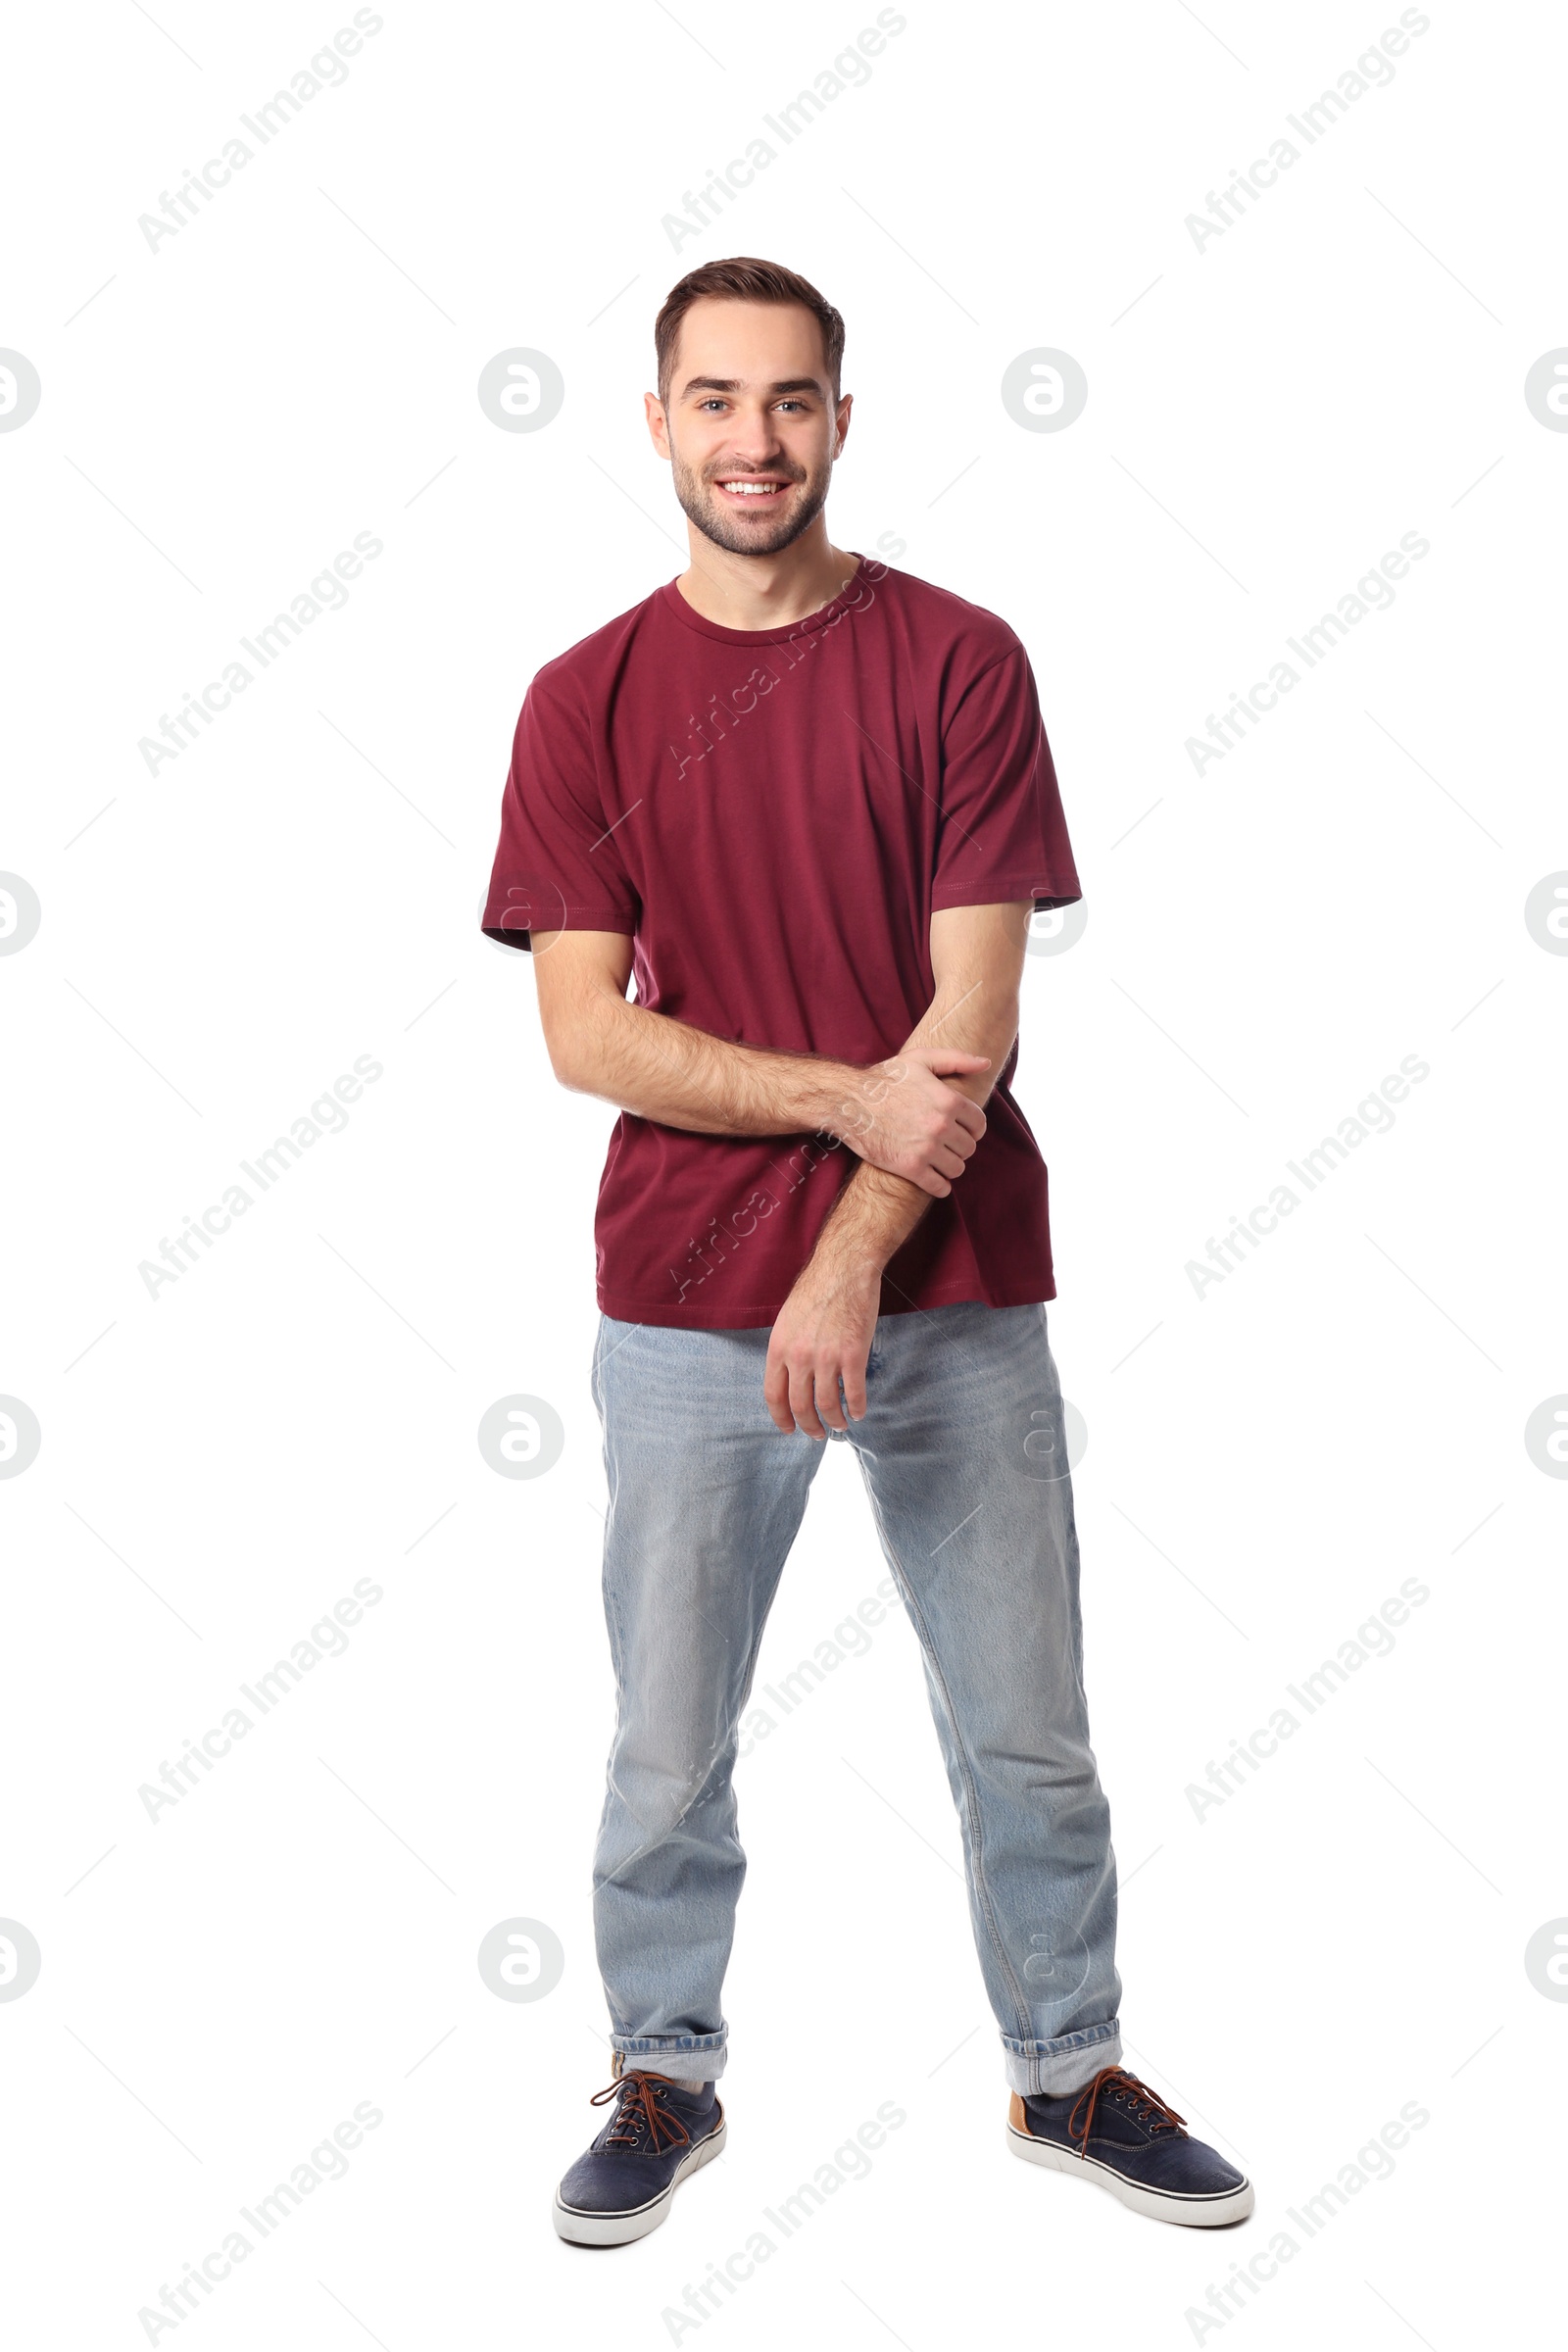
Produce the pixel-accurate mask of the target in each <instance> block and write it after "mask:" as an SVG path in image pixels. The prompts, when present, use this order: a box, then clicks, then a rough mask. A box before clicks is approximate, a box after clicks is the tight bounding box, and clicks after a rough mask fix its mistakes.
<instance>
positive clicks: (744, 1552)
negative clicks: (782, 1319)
mask: <svg viewBox="0 0 1568 2352" xmlns="http://www.w3.org/2000/svg"><path fill="white" fill-rule="evenodd" d="M768 1336H769V1335H768V1333H767V1332H766V1331H765V1330H758V1331H676V1330H670V1329H665V1328H662V1327H660V1326H658V1325H654V1324H643V1323H622V1322H618V1321H615V1320H613V1318H611V1317H609V1316H606V1317H603V1318H602V1320H601V1324H600V1332H599V1342H598V1347H597V1348H596V1351H595V1357H594V1380H593V1390H594V1401H595V1403H596V1404H597V1405H598V1407H599V1413H600V1418H601V1420H602V1422H603V1425H604V1442H605V1469H606V1473H607V1476H608V1478H609V1482H610V1508H609V1512H608V1515H607V1518H606V1526H605V1567H604V1593H605V1619H606V1623H607V1625H608V1627H609V1630H610V1644H611V1650H612V1653H613V1659H614V1667H615V1681H616V1688H617V1694H618V1707H617V1715H616V1724H615V1737H614V1742H613V1746H612V1749H611V1754H610V1770H609V1781H608V1787H607V1789H606V1794H605V1809H604V1815H603V1818H602V1820H601V1822H600V1828H599V1840H598V1845H597V1847H596V1849H595V1854H594V1936H595V1941H596V1944H597V1947H598V1954H599V1968H600V1974H601V1976H602V1977H603V1979H604V1983H605V1993H606V1998H607V2000H608V2002H609V2006H610V2016H611V2026H612V2034H611V2042H612V2046H613V2049H614V2050H615V2051H616V2052H617V2060H616V2065H617V2071H618V2069H619V2067H620V2066H621V2065H629V2064H634V2063H636V2064H643V2065H650V2066H653V2067H654V2068H656V2069H657V2070H658V2071H659V2072H661V2073H663V2074H667V2075H672V2076H675V2077H677V2078H679V2079H681V2080H683V2081H685V2080H689V2081H692V2082H711V2081H712V2080H713V2078H714V2077H715V2076H717V2075H719V2074H720V2073H722V2071H723V2066H724V2044H725V2031H726V2030H725V2025H724V2019H723V2015H722V2011H721V2007H720V2000H721V1993H722V1987H723V1982H724V1970H725V1967H726V1964H727V1962H728V1960H729V1953H730V1944H731V1941H732V1938H733V1936H734V1928H735V1905H736V1902H737V1900H738V1898H739V1895H740V1890H741V1882H742V1880H743V1878H744V1877H745V1874H746V1857H745V1855H744V1854H743V1853H742V1851H741V1846H740V1840H739V1838H738V1836H737V1834H736V1817H735V1796H734V1791H733V1789H732V1788H731V1785H730V1776H731V1773H732V1771H733V1769H734V1764H735V1750H736V1745H737V1727H738V1724H739V1720H740V1716H741V1713H742V1710H743V1709H744V1707H745V1704H746V1699H747V1696H748V1693H749V1692H750V1690H751V1685H752V1674H753V1669H754V1667H755V1665H756V1661H757V1650H758V1644H759V1643H760V1641H761V1638H762V1628H763V1626H764V1624H765V1622H766V1619H767V1612H768V1609H769V1608H770V1606H771V1605H772V1599H773V1594H774V1592H775V1591H776V1589H777V1586H778V1580H779V1575H780V1572H781V1570H782V1568H783V1566H784V1561H785V1557H786V1555H787V1554H788V1551H789V1548H790V1545H791V1544H793V1542H794V1540H795V1536H796V1533H797V1531H798V1529H799V1527H800V1524H801V1519H802V1516H803V1514H804V1512H805V1509H806V1499H807V1495H808V1493H809V1488H810V1484H811V1480H812V1478H813V1477H814V1476H815V1474H816V1471H817V1468H818V1466H819V1465H820V1462H821V1459H822V1451H823V1449H822V1447H821V1446H819V1445H818V1446H813V1445H811V1444H810V1443H809V1441H808V1440H807V1439H805V1438H803V1437H800V1436H796V1437H794V1438H785V1437H783V1436H781V1435H780V1433H779V1431H778V1430H777V1429H776V1428H775V1427H774V1424H773V1422H772V1420H771V1419H770V1417H769V1415H768V1411H767V1407H766V1405H765V1404H764V1403H763V1401H762V1375H763V1369H764V1364H765V1359H766V1354H767V1343H768Z"/></svg>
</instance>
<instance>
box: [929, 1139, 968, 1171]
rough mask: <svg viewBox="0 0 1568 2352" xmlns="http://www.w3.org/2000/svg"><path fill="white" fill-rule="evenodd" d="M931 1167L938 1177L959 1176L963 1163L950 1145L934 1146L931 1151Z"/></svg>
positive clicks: (962, 1169)
mask: <svg viewBox="0 0 1568 2352" xmlns="http://www.w3.org/2000/svg"><path fill="white" fill-rule="evenodd" d="M931 1165H932V1167H934V1168H935V1169H936V1170H937V1172H938V1174H939V1175H942V1176H949V1177H952V1176H961V1175H962V1174H963V1171H964V1165H965V1163H964V1161H963V1160H962V1158H960V1156H959V1154H958V1152H956V1150H955V1149H954V1148H953V1146H952V1145H950V1144H934V1145H933V1146H932V1149H931Z"/></svg>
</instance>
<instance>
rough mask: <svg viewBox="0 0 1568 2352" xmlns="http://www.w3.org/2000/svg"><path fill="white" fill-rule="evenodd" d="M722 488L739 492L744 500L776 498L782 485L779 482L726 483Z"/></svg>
mask: <svg viewBox="0 0 1568 2352" xmlns="http://www.w3.org/2000/svg"><path fill="white" fill-rule="evenodd" d="M721 487H722V488H723V489H725V490H733V491H735V492H737V493H738V494H739V495H740V496H741V497H742V498H774V497H776V496H777V495H778V492H779V490H780V488H781V487H782V485H781V484H780V483H778V482H724V483H723V484H721Z"/></svg>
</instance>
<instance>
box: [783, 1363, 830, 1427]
mask: <svg viewBox="0 0 1568 2352" xmlns="http://www.w3.org/2000/svg"><path fill="white" fill-rule="evenodd" d="M790 1410H791V1412H792V1413H793V1414H794V1415H795V1423H796V1427H797V1428H798V1429H801V1430H804V1432H805V1433H806V1435H807V1437H809V1438H823V1439H825V1438H826V1436H827V1432H826V1430H825V1429H824V1428H823V1427H822V1424H821V1422H820V1421H819V1420H818V1418H817V1412H816V1400H815V1398H814V1397H812V1394H811V1367H810V1365H809V1363H808V1364H792V1365H791V1366H790Z"/></svg>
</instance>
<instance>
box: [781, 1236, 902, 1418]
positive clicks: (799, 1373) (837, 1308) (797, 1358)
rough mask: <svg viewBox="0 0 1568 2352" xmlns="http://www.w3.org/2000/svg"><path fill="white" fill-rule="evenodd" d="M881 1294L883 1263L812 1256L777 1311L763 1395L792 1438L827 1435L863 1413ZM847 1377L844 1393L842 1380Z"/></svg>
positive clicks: (863, 1415)
mask: <svg viewBox="0 0 1568 2352" xmlns="http://www.w3.org/2000/svg"><path fill="white" fill-rule="evenodd" d="M881 1294H882V1271H881V1268H880V1266H877V1265H872V1264H868V1263H865V1262H863V1261H862V1262H859V1263H857V1264H848V1263H844V1262H840V1261H836V1260H835V1259H834V1258H832V1257H831V1256H822V1257H813V1258H811V1259H810V1260H809V1263H808V1264H807V1265H806V1266H805V1267H804V1268H803V1269H802V1271H801V1273H800V1275H799V1276H798V1277H797V1279H796V1284H795V1288H794V1289H793V1290H792V1291H791V1293H790V1295H789V1297H788V1298H787V1299H785V1301H784V1304H783V1306H782V1307H781V1308H780V1309H779V1316H778V1321H777V1322H776V1323H775V1324H774V1326H773V1334H772V1337H771V1339H770V1340H769V1341H768V1345H767V1370H766V1373H765V1375H764V1377H763V1381H762V1395H763V1397H765V1398H766V1400H767V1409H768V1411H769V1412H770V1413H771V1414H772V1416H773V1419H774V1421H775V1422H776V1423H777V1424H778V1426H779V1428H780V1429H781V1430H782V1431H783V1432H784V1434H785V1436H786V1437H793V1435H794V1434H795V1431H796V1430H797V1429H799V1430H800V1431H801V1432H802V1433H803V1434H804V1435H805V1436H806V1437H809V1438H822V1439H825V1438H826V1436H827V1430H826V1429H824V1428H823V1426H822V1424H823V1422H824V1421H825V1422H826V1423H827V1424H828V1426H829V1428H832V1429H848V1427H849V1423H848V1422H847V1421H846V1420H845V1418H844V1406H845V1403H846V1402H847V1403H848V1405H849V1409H850V1414H851V1417H852V1418H853V1419H854V1420H857V1421H860V1420H863V1419H864V1417H865V1359H866V1357H867V1356H868V1355H869V1354H870V1352H871V1335H872V1333H873V1332H874V1331H875V1329H876V1314H877V1302H878V1300H879V1299H880V1298H881ZM841 1380H842V1381H843V1383H844V1397H843V1398H842V1399H841V1398H840V1396H839V1383H840V1381H841Z"/></svg>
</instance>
